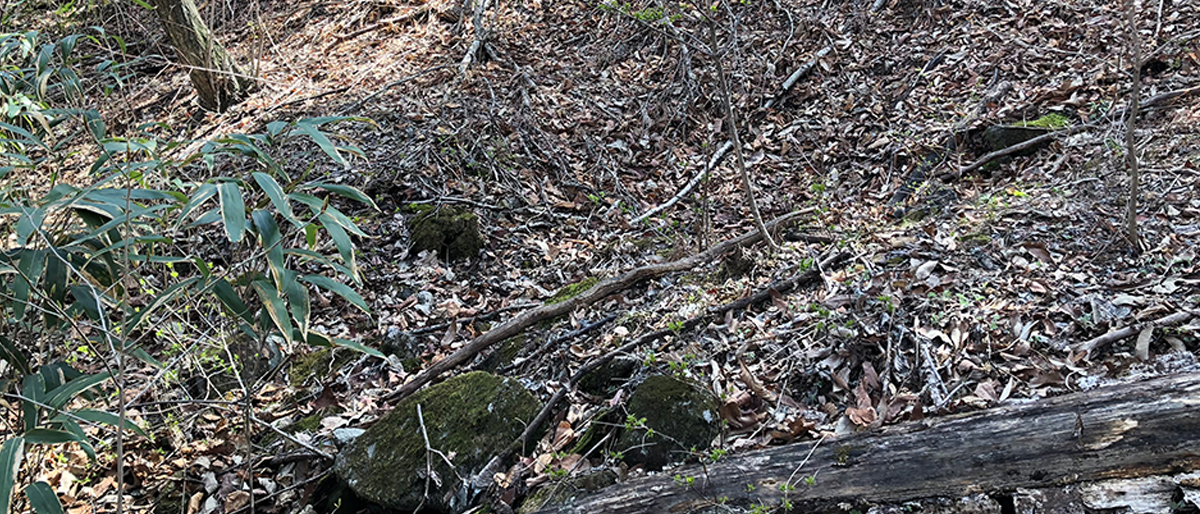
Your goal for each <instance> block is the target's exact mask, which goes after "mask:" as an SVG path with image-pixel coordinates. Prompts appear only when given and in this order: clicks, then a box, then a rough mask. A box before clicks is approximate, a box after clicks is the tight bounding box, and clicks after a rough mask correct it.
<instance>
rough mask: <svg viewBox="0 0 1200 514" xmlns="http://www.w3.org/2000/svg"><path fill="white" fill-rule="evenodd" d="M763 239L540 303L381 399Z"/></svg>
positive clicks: (749, 238) (747, 239)
mask: <svg viewBox="0 0 1200 514" xmlns="http://www.w3.org/2000/svg"><path fill="white" fill-rule="evenodd" d="M799 215H800V213H799V212H793V213H789V214H786V215H783V216H780V217H779V218H776V219H775V220H773V221H771V222H770V223H767V224H766V228H767V229H768V230H772V229H774V228H776V227H779V226H780V225H782V224H784V223H787V222H789V221H792V220H793V219H795V218H796V217H798V216H799ZM762 238H763V234H762V233H761V232H759V231H754V232H750V233H748V234H744V235H741V236H738V237H736V238H733V239H730V240H727V241H725V242H723V243H721V244H719V245H716V246H714V247H712V248H709V249H708V250H706V251H704V252H701V253H698V254H695V255H692V256H690V257H685V258H683V259H679V260H676V261H671V262H664V263H660V264H650V265H647V266H642V267H640V268H637V269H634V270H632V271H629V272H627V273H625V274H624V275H621V276H619V277H614V278H609V279H606V280H603V281H601V282H600V283H599V284H596V285H594V286H592V287H591V289H588V290H587V291H584V292H583V293H581V294H580V295H578V296H575V297H574V298H569V299H567V300H564V301H562V302H559V303H553V304H542V305H541V306H539V307H537V308H534V309H532V310H528V311H525V312H523V313H521V314H519V315H517V317H515V318H513V319H511V320H509V321H507V322H505V323H504V324H502V325H500V326H498V327H496V328H493V329H491V330H489V331H487V332H485V333H484V334H482V335H480V336H479V337H476V338H475V339H474V340H473V341H471V342H470V343H467V344H466V346H463V347H462V348H460V349H459V350H458V351H457V352H454V353H453V354H451V355H450V356H448V357H446V358H445V359H442V360H440V361H438V362H435V363H434V364H433V365H431V366H429V368H427V369H426V370H425V371H422V372H421V373H420V374H418V375H417V376H416V377H413V379H412V380H411V381H409V382H408V383H406V384H404V385H402V386H400V389H397V390H396V391H395V392H393V393H391V394H389V395H387V396H386V397H384V401H387V402H394V401H397V400H400V399H402V398H405V397H407V396H409V395H411V394H412V393H415V392H416V391H417V390H418V389H420V388H421V387H422V386H424V385H425V384H428V383H429V382H432V381H433V380H434V379H436V378H437V377H439V376H440V375H441V374H442V373H445V372H446V371H449V370H450V369H453V368H455V367H457V366H458V365H460V364H462V363H464V362H466V361H467V360H469V359H472V358H474V357H475V355H477V354H479V352H481V351H483V350H484V349H486V348H487V347H489V346H491V345H493V344H496V343H498V342H500V341H503V340H505V339H508V338H510V337H513V336H516V335H518V334H520V333H521V332H523V331H525V329H526V328H529V327H531V326H533V325H536V324H538V323H540V322H542V321H545V320H549V319H554V318H556V317H558V316H562V315H564V314H567V313H570V312H571V311H573V310H575V309H577V308H580V307H586V306H588V305H591V304H593V303H596V302H598V301H600V300H603V299H604V298H607V297H608V296H610V295H612V294H615V293H618V292H620V291H624V290H625V289H628V288H629V287H632V286H633V285H635V284H637V283H639V282H642V281H645V280H649V279H652V278H657V277H660V276H662V275H665V274H667V273H671V272H675V271H683V270H688V269H691V268H694V267H696V266H697V265H699V264H702V263H705V262H708V261H710V260H712V259H713V258H715V257H717V256H719V255H722V254H724V253H725V252H727V251H729V250H731V249H733V248H737V247H739V246H744V245H749V244H753V243H755V242H757V241H758V240H760V239H762Z"/></svg>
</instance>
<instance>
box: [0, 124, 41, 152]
mask: <svg viewBox="0 0 1200 514" xmlns="http://www.w3.org/2000/svg"><path fill="white" fill-rule="evenodd" d="M0 129H4V130H7V131H9V132H12V133H14V134H18V135H21V136H25V139H24V140H19V139H18V140H14V141H18V142H22V143H29V144H32V145H37V146H40V147H42V148H44V149H46V150H49V149H50V147H49V146H47V145H46V143H43V142H42V140H41V138H38V137H37V136H34V135H33V134H31V133H30V132H29V131H28V130H25V129H23V128H21V127H18V126H16V125H13V124H10V123H4V122H0Z"/></svg>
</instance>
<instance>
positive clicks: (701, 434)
mask: <svg viewBox="0 0 1200 514" xmlns="http://www.w3.org/2000/svg"><path fill="white" fill-rule="evenodd" d="M628 410H629V415H630V417H631V418H630V419H629V420H628V421H627V422H626V427H625V428H626V430H625V432H624V433H623V434H622V435H621V438H620V440H619V444H618V447H619V448H620V449H626V448H628V450H625V451H624V454H625V462H627V463H629V464H630V465H636V464H645V466H646V469H649V470H660V469H662V468H663V466H666V465H667V464H668V463H670V462H676V461H682V460H687V458H688V457H689V453H690V452H693V451H696V452H705V451H707V450H708V447H709V444H710V443H711V442H712V440H713V439H715V438H716V437H717V435H719V434H720V432H721V425H720V419H721V417H720V415H719V414H718V411H717V399H716V397H715V396H713V394H712V393H711V392H709V391H707V390H705V389H703V388H701V387H700V386H698V385H696V384H694V383H692V382H689V381H686V380H683V379H679V378H675V377H673V376H669V375H655V376H652V377H650V378H647V379H646V381H645V382H642V384H641V385H639V386H638V388H637V390H636V391H634V392H633V394H632V395H631V396H630V397H629V407H628Z"/></svg>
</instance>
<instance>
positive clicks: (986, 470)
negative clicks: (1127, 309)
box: [539, 373, 1200, 514]
mask: <svg viewBox="0 0 1200 514" xmlns="http://www.w3.org/2000/svg"><path fill="white" fill-rule="evenodd" d="M1198 406H1200V374H1198V373H1191V374H1182V375H1177V376H1170V377H1163V378H1158V379H1154V380H1149V381H1146V382H1141V383H1136V384H1129V385H1121V386H1114V387H1106V388H1101V389H1094V390H1092V391H1086V392H1081V393H1075V394H1070V395H1066V396H1059V397H1055V398H1049V399H1045V400H1039V401H1037V402H1033V403H1026V404H1023V405H1015V406H1008V407H1000V408H996V409H992V410H989V411H987V412H983V413H977V414H968V415H961V416H948V417H944V418H933V419H927V420H924V421H919V422H914V423H907V424H904V425H897V426H892V427H886V428H884V429H882V430H879V431H877V432H870V433H864V434H860V435H855V436H850V437H845V438H840V439H836V440H832V441H824V442H821V443H816V448H815V449H814V448H813V446H814V443H806V444H791V445H788V446H782V447H778V448H770V449H767V450H761V451H754V452H748V453H745V454H742V455H737V456H734V457H730V458H726V459H722V460H720V461H719V462H717V463H715V464H709V465H708V466H707V469H706V468H703V467H700V466H696V465H691V466H686V467H683V468H680V469H676V470H672V471H670V472H668V473H664V474H661V475H658V476H654V477H649V478H645V479H638V480H632V481H629V482H626V483H623V484H618V485H615V486H612V487H609V488H607V489H603V490H601V491H599V492H597V493H595V494H593V495H591V496H584V497H582V498H578V499H576V500H574V501H573V503H569V504H567V505H565V506H563V507H560V508H548V509H545V510H543V511H539V512H544V513H552V512H560V513H572V514H582V513H587V512H621V513H624V514H639V513H646V514H649V513H660V512H672V513H680V514H682V513H686V512H696V511H701V510H703V509H705V508H706V507H711V506H712V505H713V503H714V502H722V503H725V504H727V505H729V506H739V507H747V506H755V505H760V506H767V507H780V506H784V505H790V506H791V507H792V512H844V509H842V508H841V505H847V504H848V505H857V506H861V505H864V504H867V503H871V502H903V501H908V500H914V499H921V498H933V497H950V498H961V497H967V496H971V495H977V494H979V493H984V494H989V493H1009V492H1012V491H1015V490H1018V489H1035V488H1048V487H1056V486H1063V485H1067V484H1073V483H1079V482H1091V481H1100V480H1109V479H1124V478H1138V477H1146V476H1152V475H1159V474H1170V473H1181V472H1187V471H1192V470H1196V469H1200V416H1197V415H1196V413H1197V407H1198ZM676 477H681V478H676ZM809 477H812V480H811V482H809V481H808V480H807V479H808V478H809ZM688 478H691V481H690V483H689V481H688V480H687V479H688ZM681 484H683V485H681ZM785 510H786V508H785ZM863 510H866V509H863Z"/></svg>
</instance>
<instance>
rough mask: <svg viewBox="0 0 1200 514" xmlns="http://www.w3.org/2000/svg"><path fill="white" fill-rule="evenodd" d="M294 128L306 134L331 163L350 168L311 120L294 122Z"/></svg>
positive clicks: (335, 147)
mask: <svg viewBox="0 0 1200 514" xmlns="http://www.w3.org/2000/svg"><path fill="white" fill-rule="evenodd" d="M296 128H299V129H300V131H301V132H304V133H305V134H307V135H308V137H309V138H311V139H312V140H313V142H314V143H316V144H317V146H318V147H320V148H321V151H323V152H325V155H328V156H329V157H330V158H332V159H333V162H336V163H338V164H340V165H342V167H343V168H349V167H350V163H349V162H347V161H346V159H344V158H343V157H342V154H341V153H340V152H339V151H338V148H337V146H335V145H334V144H333V141H330V140H329V138H328V137H326V136H325V133H324V132H321V129H320V128H317V126H315V125H313V124H312V122H311V120H300V121H298V122H296Z"/></svg>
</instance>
